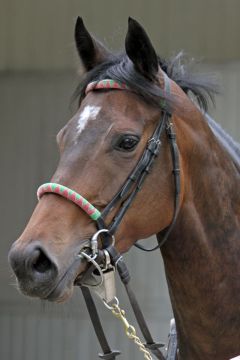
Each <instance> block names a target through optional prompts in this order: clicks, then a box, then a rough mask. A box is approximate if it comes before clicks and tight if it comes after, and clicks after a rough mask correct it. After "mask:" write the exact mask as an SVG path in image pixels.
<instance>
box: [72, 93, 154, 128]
mask: <svg viewBox="0 0 240 360" xmlns="http://www.w3.org/2000/svg"><path fill="white" fill-rule="evenodd" d="M148 112H149V109H148V108H147V107H146V104H144V103H143V102H142V101H140V100H139V97H138V96H137V95H135V94H133V93H132V92H129V91H121V90H113V91H106V92H100V91H93V92H92V93H90V94H88V96H87V97H86V98H85V99H84V101H83V103H82V105H81V107H80V109H79V121H80V122H82V120H83V123H85V122H88V121H90V120H95V119H98V120H99V121H101V120H104V119H105V120H107V119H108V120H110V121H111V120H112V121H116V122H117V121H118V120H119V121H124V119H126V120H128V121H129V120H130V121H131V120H138V119H139V117H144V115H146V114H147V113H148Z"/></svg>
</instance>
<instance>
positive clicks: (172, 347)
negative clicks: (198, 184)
mask: <svg viewBox="0 0 240 360" xmlns="http://www.w3.org/2000/svg"><path fill="white" fill-rule="evenodd" d="M101 89H115V90H130V89H129V88H128V87H127V86H126V85H125V84H121V83H119V82H116V81H114V80H108V79H105V80H101V81H98V82H92V83H90V84H88V86H87V88H86V94H87V93H88V92H90V91H95V90H101ZM165 91H166V92H167V93H170V82H169V79H168V77H167V76H166V75H165ZM163 105H164V104H163ZM170 118H171V114H170V113H169V112H168V111H167V110H165V109H164V106H163V110H162V116H161V120H160V121H159V123H158V125H157V127H156V129H155V131H154V133H153V134H152V137H151V138H150V139H149V140H148V142H147V145H146V148H145V150H144V152H143V154H142V156H141V158H140V160H139V162H138V163H137V165H136V166H135V168H134V169H133V171H132V172H131V174H130V175H129V176H128V178H127V180H126V181H125V183H124V184H123V186H122V187H121V188H120V190H119V191H118V192H117V193H116V194H115V196H114V197H113V199H112V200H111V201H110V202H109V204H108V205H107V206H106V207H105V209H104V210H103V211H102V212H100V211H99V210H98V209H96V208H95V207H94V206H93V205H92V204H91V203H90V202H89V201H88V200H86V199H85V198H84V197H83V196H82V195H80V194H78V193H77V192H75V191H74V190H72V189H69V188H67V187H66V186H63V185H60V184H56V183H46V184H43V185H41V186H40V187H39V189H38V191H37V197H38V199H39V200H40V199H41V197H42V196H43V195H44V194H46V193H54V194H57V195H60V196H62V197H64V198H66V199H68V200H69V201H72V202H73V203H75V204H76V205H77V206H79V207H80V208H81V209H82V210H83V211H85V213H86V214H87V215H88V216H90V218H91V219H92V220H94V221H96V225H97V228H98V231H97V232H96V233H95V234H94V235H93V237H92V239H91V241H90V245H89V247H86V246H84V247H83V248H82V250H81V251H80V253H79V255H78V256H79V258H80V259H81V260H82V261H83V260H87V261H88V262H89V263H90V264H91V265H90V266H89V268H88V269H87V271H86V272H85V273H84V274H83V276H82V278H81V279H80V283H79V282H78V285H80V287H81V290H82V293H83V296H84V299H85V302H86V305H87V309H88V312H89V314H90V318H91V320H92V323H93V325H94V330H95V332H96V335H97V337H98V340H99V342H100V345H101V347H102V351H103V354H99V357H100V358H101V359H106V360H115V358H116V356H117V355H119V354H120V352H119V351H117V350H111V348H110V346H109V344H108V342H107V339H106V337H105V334H104V331H103V328H102V325H101V322H100V319H99V316H98V313H97V309H96V306H95V304H94V301H93V298H92V295H91V293H90V290H89V287H90V288H92V289H93V290H94V291H95V292H96V293H97V294H98V295H99V296H100V298H101V299H102V300H103V302H104V304H105V305H106V307H107V308H108V309H109V310H111V312H112V313H113V315H114V316H116V317H117V318H118V319H120V320H121V321H122V322H123V324H124V327H125V332H126V335H127V336H128V338H129V339H131V340H133V341H134V342H135V344H136V345H137V346H138V347H139V350H140V351H141V352H142V353H143V355H144V358H145V359H148V360H151V359H152V357H151V355H150V353H149V351H148V349H149V350H150V351H151V352H152V353H153V354H154V355H155V356H156V357H157V358H158V359H160V360H164V359H166V360H175V359H176V352H177V340H176V339H177V337H176V331H175V327H174V326H172V327H171V331H170V338H169V345H168V350H167V355H166V358H165V357H164V356H163V354H162V352H161V351H160V350H159V348H160V347H162V346H164V344H161V343H156V342H154V341H153V338H152V336H151V333H150V331H149V329H148V326H147V324H146V321H145V319H144V316H143V313H142V311H141V309H140V307H139V304H138V302H137V299H136V297H135V294H134V292H133V291H132V289H131V287H130V285H129V282H130V275H129V272H128V269H127V266H126V264H125V262H124V261H123V257H122V256H121V255H120V254H119V253H118V251H117V250H116V248H115V247H114V233H115V232H116V230H117V228H118V226H119V225H120V223H121V221H122V219H123V217H124V215H125V213H126V212H127V210H128V208H129V207H130V205H131V204H132V202H133V200H134V198H135V196H136V195H137V193H138V192H139V191H140V189H141V187H142V185H143V182H144V180H145V178H146V176H147V175H148V174H149V172H150V170H151V167H152V165H153V162H154V160H155V158H156V157H157V156H158V154H159V151H160V148H161V136H162V134H163V132H164V131H166V134H167V138H168V142H169V144H170V148H171V155H172V163H173V175H174V186H175V197H174V214H173V218H172V221H171V224H170V225H169V226H168V228H167V229H166V230H165V234H164V236H163V238H162V239H161V240H159V239H158V244H157V245H156V246H155V247H154V248H152V249H147V248H145V247H143V246H142V245H140V244H137V243H136V244H135V246H136V247H138V248H140V249H141V250H144V251H153V250H156V249H157V248H160V247H161V246H162V245H163V244H164V243H165V242H166V241H167V238H168V236H169V234H170V233H171V231H172V229H173V227H174V225H175V222H176V219H177V215H178V211H179V202H180V167H179V152H178V146H177V143H176V134H175V132H174V128H173V123H172V122H171V121H170ZM124 199H126V200H124ZM119 202H121V206H120V209H119V210H118V212H117V214H116V215H115V217H114V219H113V220H112V222H111V223H110V224H109V225H108V226H106V225H105V218H106V216H107V215H108V214H109V213H110V212H111V210H112V209H113V208H114V207H115V206H116V205H117V204H118V203H119ZM99 236H101V238H102V249H99V247H98V237H99ZM94 270H95V273H96V270H97V273H98V275H100V278H101V280H100V281H98V282H97V283H96V277H94V275H93V272H94ZM115 270H117V271H118V273H119V276H120V279H121V281H122V283H123V284H124V286H125V289H126V292H127V295H128V297H129V301H130V303H131V306H132V308H133V312H134V314H135V317H136V320H137V322H138V324H139V327H140V329H141V332H142V334H143V336H144V338H145V340H146V344H143V343H142V342H141V340H140V339H139V337H138V336H137V335H136V330H135V328H134V327H133V326H132V325H130V324H129V323H128V321H127V319H126V316H125V312H124V311H123V310H122V309H121V308H120V307H119V301H118V299H117V298H116V290H115ZM97 277H98V278H99V276H97ZM86 281H88V282H86Z"/></svg>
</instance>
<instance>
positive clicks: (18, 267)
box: [9, 242, 58, 298]
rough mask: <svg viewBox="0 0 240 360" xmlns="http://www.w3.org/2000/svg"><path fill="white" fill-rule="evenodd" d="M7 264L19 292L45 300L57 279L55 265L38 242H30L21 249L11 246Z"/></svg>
mask: <svg viewBox="0 0 240 360" xmlns="http://www.w3.org/2000/svg"><path fill="white" fill-rule="evenodd" d="M9 263H10V265H11V267H12V269H13V271H14V273H15V275H16V277H17V280H18V283H19V288H20V290H21V291H22V292H23V293H24V294H25V295H28V296H34V297H39V298H46V297H47V295H48V293H49V292H51V290H52V288H53V286H54V284H55V283H56V280H57V278H58V267H57V264H56V263H55V262H54V260H53V259H51V257H50V256H49V254H48V253H47V251H46V250H45V249H44V247H43V246H42V245H41V244H40V243H39V242H32V243H30V244H28V245H27V246H26V247H24V248H23V249H22V248H21V249H20V248H19V247H18V246H15V245H14V244H13V246H12V248H11V250H10V252H9Z"/></svg>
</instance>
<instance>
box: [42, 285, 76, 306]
mask: <svg viewBox="0 0 240 360" xmlns="http://www.w3.org/2000/svg"><path fill="white" fill-rule="evenodd" d="M73 290H74V287H73V284H72V285H71V286H68V287H67V288H65V289H63V290H61V291H60V290H59V289H58V288H57V289H55V290H54V291H53V292H51V293H50V294H49V295H48V296H47V297H46V298H44V300H48V301H51V302H55V303H58V304H61V303H64V302H66V301H67V300H69V299H70V298H71V296H72V294H73Z"/></svg>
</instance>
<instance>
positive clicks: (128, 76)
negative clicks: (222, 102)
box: [74, 52, 218, 111]
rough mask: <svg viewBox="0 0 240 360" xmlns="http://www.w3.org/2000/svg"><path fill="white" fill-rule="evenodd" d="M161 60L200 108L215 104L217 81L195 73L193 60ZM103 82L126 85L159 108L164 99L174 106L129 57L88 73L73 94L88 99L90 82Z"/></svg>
mask: <svg viewBox="0 0 240 360" xmlns="http://www.w3.org/2000/svg"><path fill="white" fill-rule="evenodd" d="M158 59H159V65H160V67H161V68H162V69H163V71H164V72H165V73H166V74H167V75H168V76H169V78H171V79H172V80H173V81H175V82H176V83H177V84H178V85H179V86H180V87H181V88H182V90H183V91H184V92H185V93H186V94H188V93H190V92H191V94H193V95H194V96H195V98H196V100H197V102H198V104H199V106H200V107H201V108H202V109H203V110H204V111H207V110H208V104H209V100H210V101H211V102H214V95H215V94H216V93H218V86H217V82H216V78H215V77H214V76H211V75H210V74H202V73H198V72H194V71H193V65H194V61H193V60H192V59H191V60H189V59H188V58H187V57H186V56H185V55H184V54H183V53H182V52H180V53H179V54H178V55H176V56H174V57H172V58H170V59H169V60H165V59H162V58H160V57H159V58H158ZM102 79H113V80H115V81H119V82H121V83H125V84H126V85H127V86H128V87H129V88H130V89H131V90H132V91H133V92H135V93H136V94H138V95H139V96H140V97H141V98H142V99H143V100H144V101H146V102H147V103H150V104H152V105H154V106H156V107H161V103H162V101H161V100H165V104H166V105H167V106H169V107H172V105H173V102H174V99H173V97H172V96H171V95H169V94H166V93H165V92H164V91H163V90H161V89H160V88H159V86H157V85H156V84H154V83H153V82H151V81H149V80H148V79H147V78H145V77H144V76H142V75H141V74H140V73H138V72H137V71H136V70H135V69H134V66H133V64H132V62H131V61H130V60H129V58H128V57H127V56H126V54H121V55H118V56H114V57H113V58H112V59H111V60H109V61H106V62H104V63H102V64H101V65H98V66H96V67H95V68H94V69H93V70H91V71H89V72H88V73H86V74H85V76H84V77H83V79H82V81H81V83H80V85H79V86H78V87H77V89H76V91H75V93H74V98H79V97H80V100H81V99H82V98H83V97H84V96H85V89H86V86H87V85H88V84H89V83H90V82H91V81H97V80H102Z"/></svg>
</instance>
